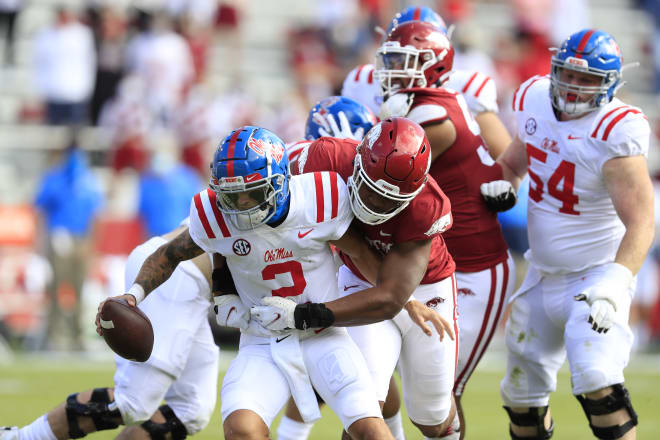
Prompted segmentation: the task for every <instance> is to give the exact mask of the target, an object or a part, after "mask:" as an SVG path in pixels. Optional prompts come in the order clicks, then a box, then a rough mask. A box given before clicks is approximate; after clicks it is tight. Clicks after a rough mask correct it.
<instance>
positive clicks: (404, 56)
mask: <svg viewBox="0 0 660 440" xmlns="http://www.w3.org/2000/svg"><path fill="white" fill-rule="evenodd" d="M453 65H454V47H453V46H452V45H451V43H450V41H449V38H447V35H446V34H444V33H443V32H442V31H440V30H439V29H438V28H436V27H435V26H433V25H432V24H430V23H426V22H423V21H410V22H407V23H403V24H401V25H400V26H397V27H395V28H394V30H393V31H392V32H391V33H390V34H389V35H388V36H387V40H386V41H385V42H384V43H383V45H382V46H381V47H380V48H379V49H378V51H377V52H376V70H375V71H374V76H375V78H376V79H377V80H379V81H380V83H381V85H382V87H383V90H384V91H385V93H386V94H388V95H392V94H393V93H394V92H396V90H398V89H401V88H409V87H432V86H435V85H439V84H442V83H443V82H444V81H446V80H447V78H448V77H449V74H450V72H451V69H452V66H453ZM393 79H394V80H395V81H392V80H393ZM396 79H400V81H396ZM406 80H407V81H406Z"/></svg>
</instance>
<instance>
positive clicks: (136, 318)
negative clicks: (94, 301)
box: [100, 298, 154, 362]
mask: <svg viewBox="0 0 660 440" xmlns="http://www.w3.org/2000/svg"><path fill="white" fill-rule="evenodd" d="M100 320H101V328H102V329H103V339H105V342H106V343H107V344H108V346H109V347H110V348H111V349H112V351H114V352H115V353H117V354H118V355H119V356H121V357H123V358H124V359H128V360H130V361H137V362H145V361H147V359H149V356H151V350H152V349H153V348H154V329H153V327H152V326H151V321H149V318H148V317H147V315H145V314H144V313H143V312H142V310H140V309H139V308H137V307H131V306H130V305H129V304H128V303H127V302H126V300H124V299H117V298H110V299H108V300H107V301H106V302H105V303H104V304H103V308H101V316H100Z"/></svg>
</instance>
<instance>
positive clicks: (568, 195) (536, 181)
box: [525, 144, 580, 215]
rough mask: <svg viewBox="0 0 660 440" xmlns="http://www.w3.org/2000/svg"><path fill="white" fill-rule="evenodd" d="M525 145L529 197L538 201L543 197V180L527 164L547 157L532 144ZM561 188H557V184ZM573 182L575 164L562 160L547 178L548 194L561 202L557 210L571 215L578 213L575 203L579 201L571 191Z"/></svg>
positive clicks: (543, 161) (541, 160)
mask: <svg viewBox="0 0 660 440" xmlns="http://www.w3.org/2000/svg"><path fill="white" fill-rule="evenodd" d="M525 146H526V147H527V166H528V170H527V171H528V173H529V198H530V199H532V200H534V201H535V202H540V201H541V200H542V199H543V180H541V178H540V177H539V176H538V175H537V174H536V173H534V172H533V171H532V170H531V169H529V166H530V165H531V163H532V159H535V160H538V161H539V162H542V163H545V161H546V160H547V159H548V153H546V152H545V151H543V150H540V149H538V148H536V147H535V146H534V145H532V144H525ZM562 182H563V185H562V189H559V185H561V184H562ZM574 182H575V164H574V163H572V162H567V161H565V160H562V161H561V163H560V164H559V166H558V167H557V169H556V170H555V171H554V173H552V176H550V179H549V180H548V194H550V195H551V196H552V197H554V198H555V199H557V200H559V201H560V202H561V203H562V206H561V208H559V212H562V213H564V214H571V215H580V213H579V212H578V211H576V210H575V205H576V204H577V203H578V202H579V200H580V199H579V197H578V196H577V195H576V194H575V193H573V185H574Z"/></svg>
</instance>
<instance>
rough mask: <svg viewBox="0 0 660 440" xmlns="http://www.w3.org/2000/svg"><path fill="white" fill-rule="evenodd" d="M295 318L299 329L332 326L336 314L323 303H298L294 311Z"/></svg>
mask: <svg viewBox="0 0 660 440" xmlns="http://www.w3.org/2000/svg"><path fill="white" fill-rule="evenodd" d="M293 319H294V322H295V325H296V328H297V329H298V330H307V329H308V328H325V327H330V326H331V325H332V324H334V322H335V314H334V313H332V310H330V309H329V308H327V307H326V306H325V304H321V303H306V304H298V305H297V306H296V308H295V310H294V311H293Z"/></svg>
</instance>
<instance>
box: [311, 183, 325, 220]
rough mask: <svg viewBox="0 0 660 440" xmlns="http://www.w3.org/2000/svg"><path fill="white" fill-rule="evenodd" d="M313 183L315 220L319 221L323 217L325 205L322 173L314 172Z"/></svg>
mask: <svg viewBox="0 0 660 440" xmlns="http://www.w3.org/2000/svg"><path fill="white" fill-rule="evenodd" d="M314 185H315V186H316V222H317V223H321V222H322V221H323V219H324V217H325V216H324V212H323V211H324V210H325V206H324V205H323V203H324V201H323V175H322V174H321V173H320V172H318V171H317V172H315V173H314Z"/></svg>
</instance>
